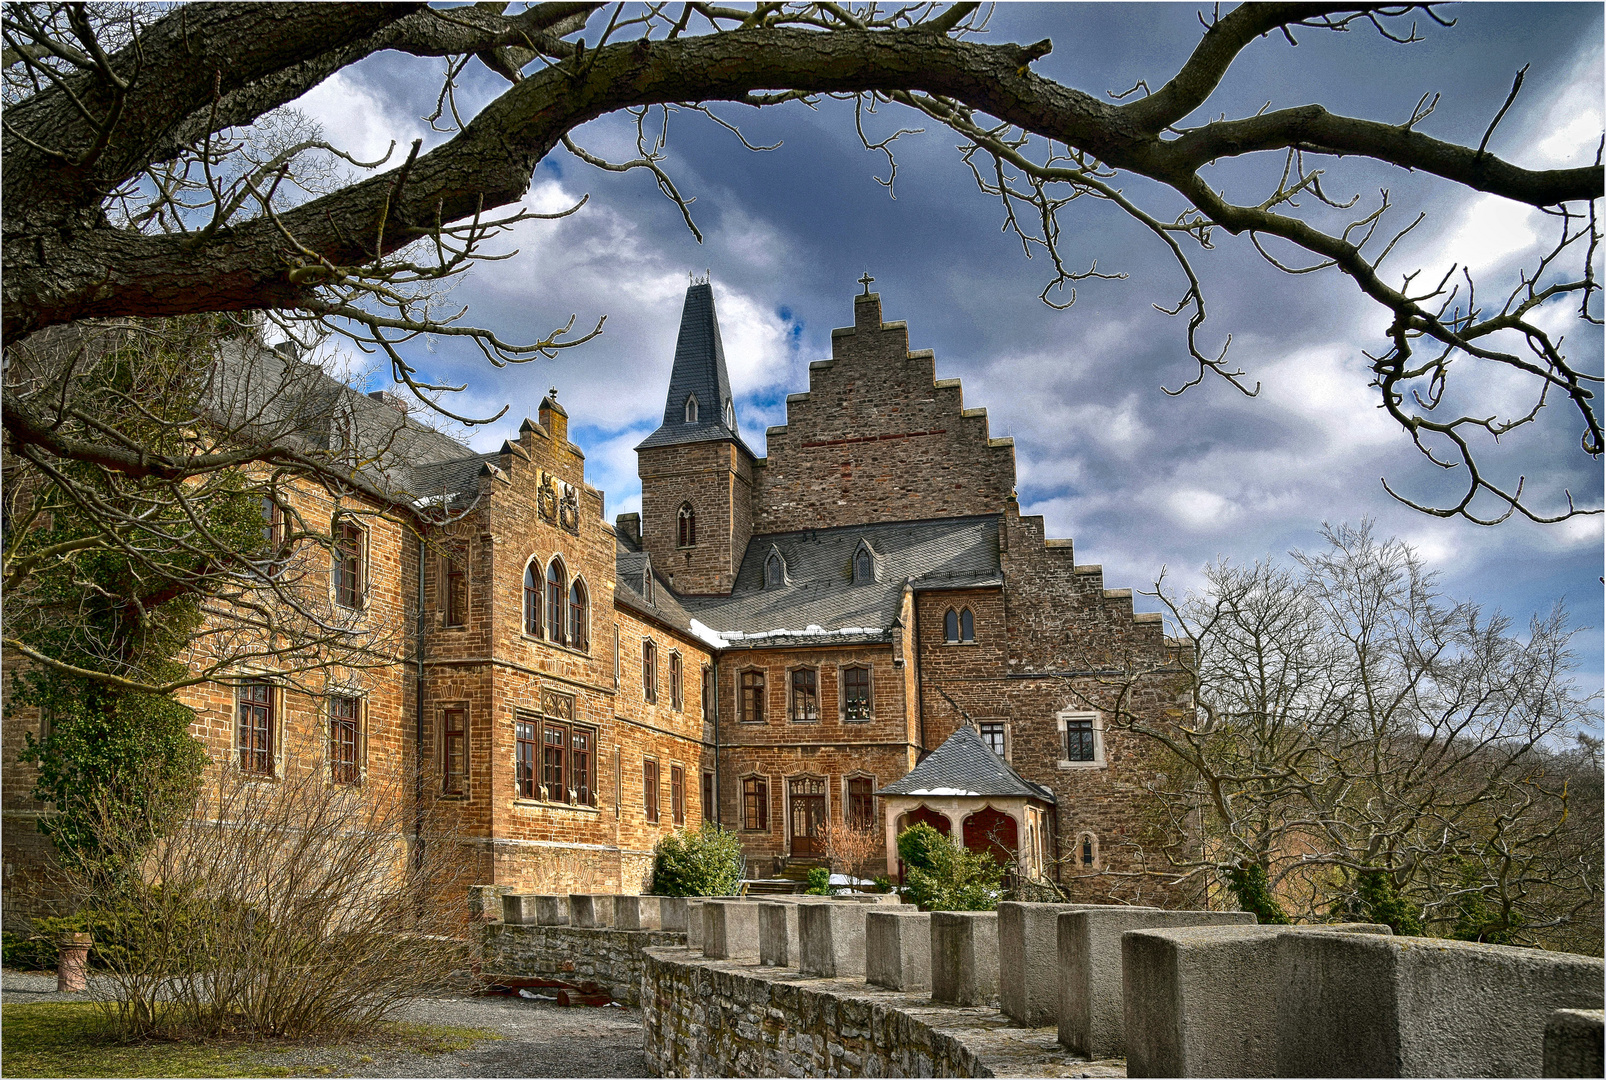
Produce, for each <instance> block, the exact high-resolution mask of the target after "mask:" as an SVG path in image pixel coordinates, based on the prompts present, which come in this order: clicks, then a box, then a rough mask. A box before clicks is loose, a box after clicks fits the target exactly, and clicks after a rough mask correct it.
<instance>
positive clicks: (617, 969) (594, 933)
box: [481, 923, 686, 1005]
mask: <svg viewBox="0 0 1606 1080" xmlns="http://www.w3.org/2000/svg"><path fill="white" fill-rule="evenodd" d="M483 933H484V935H485V936H484V938H483V942H484V953H483V958H482V960H481V970H482V971H483V972H484V974H485V975H486V976H488V977H491V978H495V976H498V975H522V976H526V977H536V978H548V979H556V980H560V981H562V982H570V983H580V982H594V983H598V984H600V985H601V986H602V987H603V988H605V989H606V990H607V992H608V994H609V995H610V996H611V997H612V998H613V999H614V1000H615V1001H622V1002H624V1003H625V1004H627V1005H636V1004H639V1003H640V1001H641V977H642V973H643V971H644V969H645V967H646V960H647V953H646V949H647V947H648V946H650V945H676V946H679V945H684V944H685V943H686V935H685V934H681V933H676V932H672V931H667V930H613V929H606V928H604V929H588V928H585V927H578V926H518V925H511V924H507V923H491V924H490V925H488V926H486V927H485V929H484V931H483Z"/></svg>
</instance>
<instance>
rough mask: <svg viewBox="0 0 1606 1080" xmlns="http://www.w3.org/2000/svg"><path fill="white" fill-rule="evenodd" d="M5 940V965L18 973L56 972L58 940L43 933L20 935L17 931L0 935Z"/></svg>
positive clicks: (0, 938)
mask: <svg viewBox="0 0 1606 1080" xmlns="http://www.w3.org/2000/svg"><path fill="white" fill-rule="evenodd" d="M0 940H3V942H4V945H3V951H4V961H3V962H4V964H5V966H6V967H8V968H14V969H16V970H17V971H54V970H56V940H55V938H52V937H46V936H45V935H44V934H43V933H39V932H37V931H36V932H35V933H32V934H23V933H19V932H18V931H16V930H7V931H5V933H4V934H3V935H0Z"/></svg>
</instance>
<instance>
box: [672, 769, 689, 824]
mask: <svg viewBox="0 0 1606 1080" xmlns="http://www.w3.org/2000/svg"><path fill="white" fill-rule="evenodd" d="M669 811H670V814H671V815H672V816H673V818H674V821H675V824H676V825H684V824H686V770H684V769H682V768H681V767H680V766H679V765H671V766H669Z"/></svg>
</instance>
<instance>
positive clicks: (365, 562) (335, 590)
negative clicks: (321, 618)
mask: <svg viewBox="0 0 1606 1080" xmlns="http://www.w3.org/2000/svg"><path fill="white" fill-rule="evenodd" d="M348 526H349V527H351V528H353V529H355V530H356V531H357V532H358V533H359V534H360V536H361V538H362V548H361V550H360V551H358V553H357V589H356V592H357V596H356V600H357V602H356V603H355V604H343V603H341V602H340V599H339V597H340V588H339V586H337V585H336V584H335V579H336V577H337V576H338V564H339V562H340V558H339V556H338V555H337V554H336V552H335V551H333V550H331V551H330V552H329V602H330V603H331V604H332V605H334V606H335V607H337V608H339V609H341V610H342V611H361V612H366V611H367V610H368V608H369V605H370V604H371V603H372V601H373V595H374V590H373V559H372V556H371V553H370V550H369V549H370V547H371V542H372V530H371V529H370V528H369V527H368V526H366V525H364V524H363V523H362V522H361V521H360V520H359V519H358V518H357V516H356V515H355V514H352V513H350V512H349V511H345V510H337V511H335V513H334V516H333V517H331V518H330V519H329V533H330V540H331V542H332V543H333V544H334V545H335V546H336V547H338V546H339V544H340V532H341V530H342V529H344V528H346V527H348Z"/></svg>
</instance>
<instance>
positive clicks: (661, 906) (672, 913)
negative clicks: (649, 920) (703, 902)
mask: <svg viewBox="0 0 1606 1080" xmlns="http://www.w3.org/2000/svg"><path fill="white" fill-rule="evenodd" d="M658 921H659V923H660V924H661V929H664V930H673V931H676V932H678V933H682V934H684V933H685V932H686V898H685V897H684V896H660V897H659V898H658Z"/></svg>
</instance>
